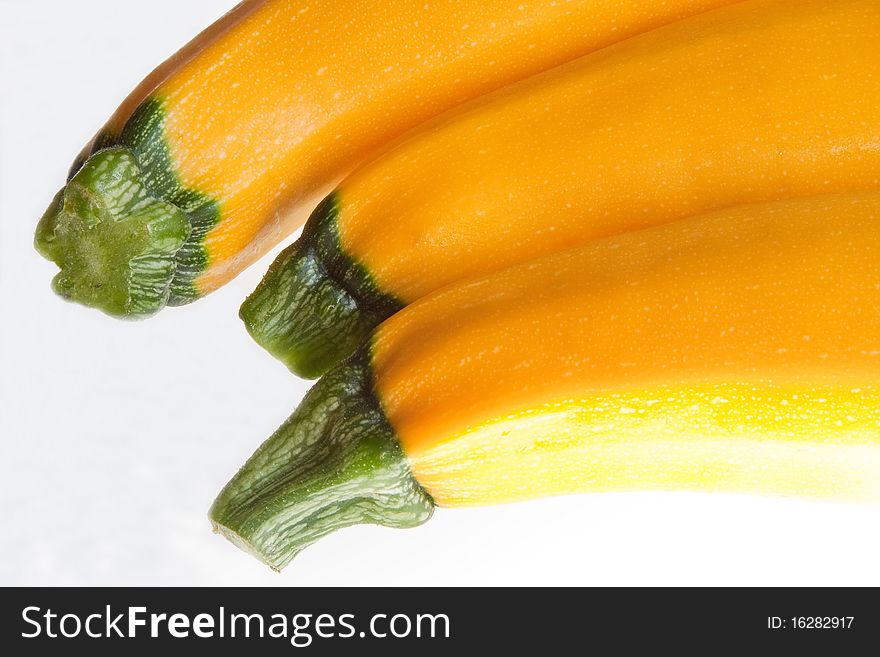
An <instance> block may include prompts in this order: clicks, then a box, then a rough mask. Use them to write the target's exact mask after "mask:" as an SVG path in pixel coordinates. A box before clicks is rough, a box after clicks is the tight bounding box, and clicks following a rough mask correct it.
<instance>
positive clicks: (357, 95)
mask: <svg viewBox="0 0 880 657" xmlns="http://www.w3.org/2000/svg"><path fill="white" fill-rule="evenodd" d="M733 1H734V0H674V1H671V2H664V3H661V5H660V6H658V5H657V3H654V2H647V1H645V2H641V1H639V2H632V1H627V2H624V1H622V0H621V1H617V0H613V1H610V2H608V1H605V0H602V1H598V0H571V1H569V2H559V3H549V2H545V1H544V0H490V1H489V2H486V1H485V0H461V1H460V2H454V3H451V2H441V3H429V4H427V5H425V4H418V3H413V2H411V1H410V0H384V2H383V3H382V8H381V10H377V9H376V6H375V2H373V1H372V0H349V1H347V2H345V3H339V2H338V0H308V2H306V1H305V0H246V1H245V2H243V3H241V4H240V5H239V6H238V7H236V8H235V9H234V10H233V11H232V12H230V13H229V14H227V15H226V16H225V17H223V18H222V19H221V20H220V21H218V22H217V23H215V24H214V25H212V26H211V27H209V28H208V29H207V30H206V31H205V32H203V33H202V34H201V35H199V36H198V37H197V38H196V39H194V40H193V42H191V43H190V44H188V45H187V46H185V47H184V48H183V49H182V50H181V51H180V52H179V53H177V54H176V55H175V56H173V57H172V58H171V59H170V60H168V61H167V62H166V63H164V64H162V65H161V66H160V67H159V68H158V69H156V71H154V72H153V73H152V74H151V75H150V76H148V77H147V79H146V80H144V82H143V83H141V84H140V85H139V86H138V87H137V89H135V91H134V92H132V94H131V95H130V96H129V98H128V99H126V100H125V101H124V102H123V104H122V106H121V107H120V108H119V109H118V110H117V112H116V113H115V114H114V115H113V116H112V117H111V119H110V121H109V122H108V124H107V126H106V127H105V128H104V129H103V130H101V131H100V132H99V134H98V135H97V137H96V138H95V139H94V140H93V142H92V143H91V144H90V145H89V146H88V147H87V148H86V149H85V151H84V152H83V154H82V155H81V156H80V157H78V158H77V159H76V161H75V162H74V165H73V167H71V174H72V175H71V178H70V183H69V184H70V185H73V186H74V187H76V188H77V189H76V190H74V191H72V192H71V196H72V197H81V196H82V195H83V194H84V193H85V194H87V195H92V196H95V197H97V198H96V203H97V204H98V205H99V206H100V205H102V204H103V205H107V206H112V205H113V203H114V201H113V199H112V197H106V196H105V197H104V198H103V199H101V196H102V194H103V195H106V194H108V193H110V194H112V192H113V190H112V189H111V188H110V187H108V186H106V185H105V186H104V188H102V190H89V189H86V188H84V187H83V182H84V180H85V178H86V177H85V176H81V177H80V178H79V179H76V174H77V172H78V171H79V170H80V169H81V168H82V167H83V166H85V164H86V163H87V161H88V158H94V159H95V161H94V163H93V164H94V165H95V167H100V166H101V161H102V158H103V157H104V156H102V152H103V151H104V150H106V149H108V148H114V149H116V148H125V149H128V150H129V155H131V156H133V157H134V159H135V165H136V166H135V167H134V168H132V169H131V171H132V172H136V171H137V172H138V173H137V175H134V174H133V175H134V177H133V178H132V179H130V180H120V181H118V183H119V184H118V186H117V187H116V188H115V190H116V191H121V190H122V189H123V187H124V186H125V185H128V184H133V185H135V186H137V187H139V188H144V189H146V190H147V193H148V194H149V195H150V197H151V198H152V199H153V200H154V201H156V202H161V203H169V204H171V205H175V206H176V207H177V210H176V211H175V214H176V212H177V211H179V212H182V213H183V214H184V215H185V216H187V217H188V218H189V219H190V221H191V230H190V231H189V234H188V235H187V237H186V240H185V243H184V244H183V245H182V246H181V247H180V249H179V250H178V252H177V254H176V255H175V256H174V257H173V258H172V257H171V254H169V253H168V252H167V250H166V247H167V245H166V244H163V245H149V244H146V245H145V244H143V243H141V242H139V244H138V246H137V247H133V246H131V245H125V244H121V243H120V242H119V240H120V239H122V238H123V237H124V235H125V234H126V232H127V231H126V229H124V228H119V230H117V229H116V228H114V226H115V225H116V224H117V223H119V222H122V223H125V221H126V217H125V216H124V215H122V216H118V217H115V218H114V219H113V221H112V222H109V223H108V221H107V213H106V212H104V211H103V210H100V209H99V210H98V211H97V215H96V216H79V215H76V213H73V215H71V214H70V212H69V211H70V208H72V207H73V206H74V203H73V202H72V201H71V202H68V203H66V202H65V201H64V198H63V197H64V195H65V194H66V193H67V191H66V190H65V191H64V192H62V198H61V201H60V202H58V203H53V204H52V205H51V207H50V209H49V211H48V212H47V213H46V215H45V216H44V218H43V220H42V222H41V226H40V230H39V234H38V235H37V237H36V240H37V244H36V246H37V249H38V250H39V251H40V252H41V253H43V254H46V255H48V256H49V257H50V259H52V260H53V261H54V262H55V263H56V264H58V265H59V267H61V269H62V272H61V274H60V276H59V279H58V282H57V283H56V289H58V290H59V291H60V292H62V293H63V294H64V295H65V296H66V297H67V298H69V299H71V300H73V301H80V302H82V303H84V304H86V305H90V306H94V307H97V308H99V309H102V310H104V311H105V312H107V313H109V314H111V315H116V316H121V317H144V316H148V315H150V314H153V313H155V312H157V311H158V310H160V309H161V308H162V307H163V306H164V305H165V304H171V305H178V304H183V303H189V302H191V301H193V300H195V299H197V298H199V297H201V296H203V295H205V294H207V293H209V292H211V291H212V290H215V289H217V288H218V287H220V286H222V285H224V284H225V283H226V282H228V281H229V280H230V279H231V278H233V277H234V276H235V275H237V274H238V273H239V272H240V271H242V270H243V269H244V268H245V267H247V266H249V265H250V264H251V263H253V262H254V261H255V260H257V259H258V258H259V257H260V256H261V255H262V254H263V253H265V252H266V251H268V250H269V249H270V248H272V247H273V246H275V245H276V244H278V243H279V242H280V241H282V240H283V239H285V238H286V237H287V236H288V235H289V234H290V233H292V232H293V231H294V230H296V229H297V228H299V227H300V225H301V224H302V223H303V221H304V220H305V219H306V218H307V216H308V214H309V212H310V211H311V210H312V209H314V207H315V206H316V205H317V204H318V203H319V202H320V201H321V199H322V198H323V197H324V196H326V194H327V193H329V192H330V191H332V189H333V186H334V185H335V184H336V183H337V182H339V180H341V179H342V178H343V177H344V176H345V175H346V174H347V173H349V172H350V171H352V170H353V169H354V168H355V167H357V166H358V165H359V164H360V163H361V162H363V161H365V160H367V159H369V158H370V157H372V156H374V155H375V154H376V153H378V152H379V151H380V150H382V149H383V148H385V147H387V146H388V145H389V144H390V143H391V142H393V141H394V140H396V139H397V138H398V137H400V136H401V135H403V134H404V133H405V132H407V131H408V130H409V129H411V128H414V127H415V126H417V125H419V124H420V123H422V122H424V121H426V120H428V119H431V118H432V117H435V116H437V115H438V114H440V113H442V112H444V111H446V110H448V109H450V108H452V107H454V106H456V105H458V104H459V103H462V102H464V101H467V100H469V99H471V98H476V97H479V96H481V95H483V94H485V93H488V92H491V91H494V90H497V89H499V88H501V87H503V86H505V85H507V84H509V83H511V82H514V81H516V80H520V79H523V78H526V77H529V76H530V75H533V74H535V73H538V72H540V71H544V70H547V69H548V68H552V67H554V66H557V65H559V64H562V63H565V62H568V61H571V60H572V59H574V58H577V57H579V56H581V55H583V54H585V53H588V52H594V51H596V50H598V49H601V48H603V47H605V46H607V45H608V44H610V43H614V42H616V41H618V40H620V39H625V38H627V37H628V36H631V35H634V34H639V33H641V32H644V31H646V30H650V29H652V28H654V27H656V26H658V25H663V24H665V23H668V22H670V21H674V20H677V19H679V18H681V17H685V16H690V15H693V14H696V13H700V12H702V11H706V10H708V9H712V8H714V7H718V6H721V5H726V4H731V3H732V2H733ZM121 193H124V192H121ZM59 212H61V213H62V214H61V215H59V214H58V213H59ZM56 223H57V224H58V226H59V227H60V230H61V232H62V233H64V236H61V238H60V239H55V238H54V228H55V224H56ZM98 226H101V227H100V228H98ZM73 227H78V228H77V229H76V230H72V228H73ZM92 230H100V231H101V233H102V234H104V233H108V232H109V233H115V234H116V235H117V237H118V238H119V239H116V240H109V239H103V238H102V239H98V238H95V237H94V236H93V235H91V232H90V231H92ZM74 236H81V237H82V240H83V241H82V243H80V242H79V241H78V239H76V238H75V237H74ZM105 237H106V236H105ZM53 240H54V244H55V246H54V248H48V246H47V244H48V242H49V241H53ZM114 243H116V244H118V246H119V249H118V250H115V249H114V248H113V244H114ZM98 244H100V245H101V248H100V249H97V250H96V248H95V247H96V246H97V245H98ZM50 254H51V255H50ZM138 254H140V255H142V256H143V258H144V259H145V260H147V261H156V262H158V261H159V260H161V261H162V266H161V267H158V268H156V267H151V268H150V270H149V275H147V276H146V278H144V279H143V280H141V278H140V277H141V276H142V268H141V267H140V266H139V264H138V263H139V262H141V261H134V262H131V263H128V262H126V260H125V257H126V255H130V256H132V257H138ZM169 262H170V264H169ZM160 270H161V272H162V275H163V276H164V278H162V279H161V280H160V278H161V277H160V276H159V275H158V272H159V271H160ZM96 272H103V273H104V275H105V276H106V277H107V278H106V280H105V281H103V282H102V281H101V280H100V279H99V278H98V277H96Z"/></svg>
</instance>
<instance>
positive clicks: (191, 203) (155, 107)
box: [34, 98, 219, 318]
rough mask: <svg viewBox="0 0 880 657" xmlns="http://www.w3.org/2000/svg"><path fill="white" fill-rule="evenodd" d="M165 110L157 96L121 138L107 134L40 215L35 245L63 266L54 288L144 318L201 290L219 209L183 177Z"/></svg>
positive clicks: (136, 114) (115, 312) (84, 301)
mask: <svg viewBox="0 0 880 657" xmlns="http://www.w3.org/2000/svg"><path fill="white" fill-rule="evenodd" d="M164 115H165V112H164V109H163V107H162V102H161V100H159V99H157V98H149V99H147V100H145V101H144V102H143V103H142V104H141V105H140V106H139V107H138V109H137V110H136V111H135V112H134V113H133V114H132V116H131V117H130V118H129V120H128V121H127V122H126V123H125V126H124V128H123V129H122V131H121V133H120V134H119V135H113V134H110V133H108V132H104V133H102V134H100V135H99V136H98V137H97V138H96V139H95V141H94V142H93V145H92V146H91V147H90V148H89V149H88V150H87V151H85V152H84V153H83V154H82V155H80V156H79V157H78V158H77V160H76V162H74V164H73V166H72V167H71V171H70V175H69V177H68V182H67V184H66V185H65V187H64V188H63V189H62V190H61V191H60V192H59V193H58V195H57V196H56V198H55V200H54V201H53V203H52V205H51V206H50V207H49V209H48V210H47V211H46V213H45V214H44V216H43V218H42V219H41V221H40V224H39V226H38V229H37V233H36V236H35V240H34V241H35V246H36V248H37V250H38V251H39V252H40V253H41V254H43V255H44V256H45V257H46V258H48V259H49V260H52V261H53V262H54V263H55V264H56V265H58V267H59V268H60V269H61V271H60V272H59V273H58V274H57V276H56V277H55V280H54V282H53V286H54V289H55V290H56V291H57V292H58V293H59V294H61V295H62V296H63V297H65V298H68V299H70V300H72V301H76V302H79V303H82V304H84V305H87V306H92V307H96V308H98V309H100V310H103V311H104V312H106V313H108V314H110V315H114V316H118V317H126V318H140V317H146V316H149V315H152V314H154V313H156V312H157V311H159V310H161V309H162V308H163V307H164V306H165V305H180V304H184V303H189V302H190V301H193V300H194V299H196V298H198V297H199V296H200V295H199V293H198V291H197V290H196V288H195V285H194V281H195V279H196V277H197V276H198V275H199V274H200V273H201V272H202V271H204V269H205V267H206V266H207V263H208V257H207V253H206V252H205V249H204V247H203V241H204V238H205V235H207V233H208V231H209V230H210V229H211V228H212V227H213V226H214V225H216V223H217V222H218V220H219V207H218V203H217V202H216V201H215V200H214V199H212V198H210V197H209V196H207V195H205V194H203V193H201V192H199V191H197V190H194V189H189V188H187V187H186V186H184V185H183V184H182V183H181V182H180V178H179V176H178V175H177V173H176V171H175V170H174V166H173V164H172V162H171V157H170V155H169V151H168V146H167V143H166V141H165V136H164V132H163V126H164ZM126 204H127V205H126ZM132 204H134V205H132ZM138 204H140V205H138ZM123 205H126V207H125V208H124V211H122V206H123ZM141 206H144V207H146V206H149V207H150V213H148V215H144V213H143V212H142V211H140V210H142V207H141ZM133 233H137V234H139V236H140V238H139V239H137V240H133V239H131V238H130V237H129V236H130V235H132V234H133ZM145 270H146V271H148V272H149V275H144V271H145ZM108 290H109V291H108Z"/></svg>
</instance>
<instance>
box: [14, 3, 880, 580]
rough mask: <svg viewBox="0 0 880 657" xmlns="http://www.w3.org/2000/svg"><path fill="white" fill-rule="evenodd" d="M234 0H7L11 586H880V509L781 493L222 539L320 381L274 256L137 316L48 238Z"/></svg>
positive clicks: (461, 515)
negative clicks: (68, 192) (88, 175)
mask: <svg viewBox="0 0 880 657" xmlns="http://www.w3.org/2000/svg"><path fill="white" fill-rule="evenodd" d="M233 4H234V3H233V2H232V0H198V1H195V0H187V1H186V2H182V1H181V0H151V1H150V2H148V3H144V2H127V1H121V0H77V1H76V2H66V1H62V0H51V1H50V0H44V1H41V2H30V1H28V0H0V104H2V105H0V299H2V306H0V320H2V321H0V441H2V442H0V503H2V508H0V584H4V585H8V584H25V585H36V584H44V585H68V584H85V585H98V584H105V585H134V584H141V585H152V584H156V585H160V584H180V585H204V584H216V585H220V584H231V585H238V584H251V585H263V584H265V585H356V584H374V585H383V584H389V585H390V584H396V585H429V584H433V585H447V584H449V585H451V584H461V585H467V584H478V585H482V584H499V585H505V584H526V585H531V584H560V585H564V584H587V585H591V584H597V585H598V584H604V585H627V584H696V585H701V584H727V585H745V584H769V585H777V584H789V585H800V584H803V585H806V584H818V585H825V584H849V585H858V584H872V585H878V584H880V558H878V554H880V522H878V521H880V509H878V508H877V507H871V506H858V505H845V504H835V503H822V502H806V501H801V500H787V499H777V498H760V497H749V496H722V495H700V494H688V493H681V494H644V493H631V494H601V495H582V496H573V497H568V498H557V499H550V500H541V501H537V502H531V503H525V504H517V505H510V506H504V507H496V508H485V509H468V510H462V509H451V510H446V509H440V510H438V511H437V513H436V514H435V516H434V518H433V519H432V520H431V521H430V522H428V523H427V524H426V525H423V526H422V527H420V528H418V529H413V530H405V531H403V530H392V529H385V528H378V527H356V528H352V529H347V530H344V531H341V532H338V533H336V534H335V535H333V536H331V537H329V538H327V539H325V540H323V541H322V542H320V543H319V544H317V545H315V546H312V547H311V548H309V549H307V550H306V551H305V552H304V553H303V554H301V555H300V556H299V557H298V558H297V559H296V560H295V561H294V562H293V564H292V565H291V566H290V567H289V568H288V569H287V570H286V571H285V572H284V573H283V574H281V575H279V574H276V573H273V572H271V571H270V570H268V569H267V568H266V567H264V566H262V565H261V564H259V563H258V562H257V561H255V560H253V559H252V558H251V557H249V556H247V555H245V554H244V553H242V552H239V551H238V550H237V549H235V548H234V547H233V546H232V545H231V544H228V543H227V542H226V541H225V540H223V539H222V538H220V537H218V536H215V535H213V534H212V533H211V531H210V526H209V523H208V521H207V518H206V512H207V509H208V507H209V505H210V503H211V501H212V499H213V496H214V495H215V494H216V493H217V492H218V491H219V490H220V488H221V487H222V485H223V484H224V483H225V482H226V480H227V479H228V478H229V477H230V476H231V475H232V474H233V473H234V472H235V471H236V469H237V468H238V466H239V465H240V464H241V463H243V462H244V460H245V459H246V458H247V457H248V456H249V455H250V454H251V452H252V451H253V450H254V448H256V447H257V445H258V444H259V443H260V442H261V441H262V440H263V439H264V438H265V437H266V436H268V435H269V434H270V433H271V432H272V430H274V428H275V427H276V426H277V425H278V424H280V423H281V421H282V420H283V419H284V418H285V417H286V416H287V415H288V414H289V413H290V411H292V409H293V408H294V406H295V405H296V403H297V401H298V400H299V399H300V397H301V396H302V394H303V393H304V391H305V390H306V387H307V383H306V382H304V381H300V380H298V379H296V378H295V377H293V376H292V375H290V374H289V373H287V371H286V370H285V369H284V367H283V366H281V365H280V364H278V363H277V362H275V361H274V360H273V359H272V358H270V357H269V356H268V355H267V354H265V353H264V352H263V351H262V350H261V349H259V348H258V347H257V346H256V345H255V344H253V343H252V342H251V340H250V339H249V337H248V336H247V334H246V332H245V331H244V328H243V326H242V325H241V323H240V322H239V320H238V318H237V310H238V306H239V304H240V302H241V300H242V299H243V298H244V297H245V296H246V295H247V293H248V292H250V290H252V289H253V287H254V286H255V285H256V284H257V282H258V280H259V277H260V275H261V273H262V271H263V270H265V268H266V267H267V266H268V263H269V262H270V259H271V256H270V258H267V259H265V260H264V261H262V262H260V263H258V264H257V265H256V266H255V267H252V268H251V270H249V271H248V272H246V273H245V274H244V275H242V276H240V277H239V278H238V279H237V280H235V281H233V282H232V283H231V284H230V285H227V286H226V287H225V288H224V289H222V290H221V291H220V292H218V293H215V294H214V295H212V296H210V297H208V298H206V299H204V300H202V301H200V302H198V303H196V304H193V305H190V306H188V307H185V308H179V309H168V310H166V311H164V312H162V313H161V314H159V315H158V316H157V317H155V318H153V319H150V320H148V321H145V322H139V323H130V322H129V323H126V322H120V321H117V320H112V319H110V318H107V317H105V316H103V315H101V314H100V313H98V312H96V311H93V310H88V309H85V308H81V307H79V306H75V305H71V304H67V303H64V302H63V301H61V300H60V299H58V298H56V297H55V296H54V295H53V294H52V292H51V291H50V289H49V281H50V279H51V277H52V275H53V274H54V266H53V265H51V264H50V263H48V262H45V261H43V260H42V259H41V258H40V257H39V256H38V255H37V254H36V253H35V252H34V250H33V248H32V246H31V242H32V236H33V229H34V226H35V224H36V222H37V220H38V218H39V217H40V215H41V213H42V211H43V210H44V208H45V206H46V205H47V204H48V203H49V201H50V200H51V198H52V196H53V194H54V193H55V192H56V191H57V190H58V188H59V187H60V186H61V185H62V184H63V182H64V176H65V174H66V171H67V168H68V165H69V164H70V163H71V161H72V159H73V157H74V156H75V154H76V153H77V152H78V151H79V149H80V148H81V146H82V145H83V144H84V143H85V141H86V140H87V139H88V138H89V137H90V136H91V134H92V133H93V132H95V130H96V129H97V128H98V127H100V125H101V124H102V123H103V121H104V120H105V119H106V118H107V117H108V116H109V114H110V113H111V112H112V111H113V109H114V108H115V107H116V105H117V104H118V103H119V101H121V100H122V98H123V97H124V96H125V95H126V94H127V92H128V91H129V90H130V89H131V88H133V87H134V86H135V85H136V84H137V82H139V81H140V80H141V78H143V77H144V76H145V75H146V74H147V73H148V72H149V71H150V70H151V69H152V68H153V67H154V66H155V65H156V64H158V63H159V62H160V61H161V60H162V59H164V58H165V57H166V56H168V55H170V54H171V53H172V52H173V51H174V50H176V49H177V48H178V47H179V46H181V45H182V44H184V43H185V42H186V41H188V40H189V39H190V38H191V37H192V36H193V35H195V34H196V33H197V32H198V31H199V30H200V29H201V28H203V27H205V26H206V25H208V24H209V23H211V22H212V21H213V20H215V19H216V18H217V17H219V16H220V15H221V14H222V13H223V12H224V11H226V10H227V9H229V8H230V7H231V6H232V5H233ZM292 65H295V64H292ZM487 394H491V390H487Z"/></svg>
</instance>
